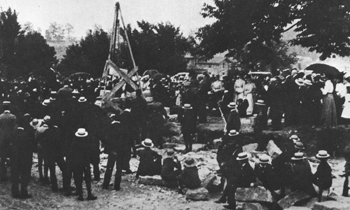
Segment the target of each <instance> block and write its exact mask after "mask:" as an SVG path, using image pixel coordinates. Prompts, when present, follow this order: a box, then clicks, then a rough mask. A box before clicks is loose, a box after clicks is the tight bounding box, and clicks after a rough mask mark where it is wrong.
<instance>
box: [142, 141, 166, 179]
mask: <svg viewBox="0 0 350 210" xmlns="http://www.w3.org/2000/svg"><path fill="white" fill-rule="evenodd" d="M141 144H142V146H143V147H144V148H143V149H141V150H140V151H139V156H140V163H139V166H138V168H137V173H136V178H139V176H146V175H149V176H153V175H160V174H161V167H162V164H161V160H162V156H161V155H159V154H158V153H157V152H156V151H154V150H152V149H151V147H153V146H154V145H153V142H152V140H151V139H145V140H144V141H142V142H141Z"/></svg>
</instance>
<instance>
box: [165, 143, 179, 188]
mask: <svg viewBox="0 0 350 210" xmlns="http://www.w3.org/2000/svg"><path fill="white" fill-rule="evenodd" d="M180 174H181V163H180V161H179V160H178V159H177V157H176V155H175V151H174V150H173V149H168V150H167V151H166V153H165V157H164V160H163V165H162V171H161V176H162V179H163V180H164V181H166V182H169V183H176V182H177V177H178V176H179V175H180Z"/></svg>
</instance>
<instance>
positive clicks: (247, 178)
mask: <svg viewBox="0 0 350 210" xmlns="http://www.w3.org/2000/svg"><path fill="white" fill-rule="evenodd" d="M236 160H238V164H239V167H238V171H237V173H236V174H235V178H234V179H233V181H232V183H230V186H228V187H229V188H230V190H229V191H230V192H229V193H228V200H227V202H228V205H225V206H224V207H225V208H226V209H236V200H235V192H236V189H237V188H238V187H244V188H246V187H252V186H254V185H255V183H256V177H255V173H254V169H253V168H252V167H251V166H250V164H249V161H248V153H246V152H241V153H239V154H238V157H237V158H236Z"/></svg>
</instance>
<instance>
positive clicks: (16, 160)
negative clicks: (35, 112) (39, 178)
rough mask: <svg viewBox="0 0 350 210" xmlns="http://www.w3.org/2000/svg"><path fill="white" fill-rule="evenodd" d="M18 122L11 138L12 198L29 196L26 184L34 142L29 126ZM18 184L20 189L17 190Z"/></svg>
mask: <svg viewBox="0 0 350 210" xmlns="http://www.w3.org/2000/svg"><path fill="white" fill-rule="evenodd" d="M22 124H23V122H21V123H19V126H18V128H17V130H16V132H15V134H14V136H13V138H12V139H11V156H10V159H11V182H12V197H14V198H30V197H31V195H30V194H28V191H27V186H28V182H29V180H30V172H31V168H32V157H33V150H34V146H35V142H34V139H33V136H31V135H30V132H31V130H27V129H30V128H29V127H27V129H25V128H24V127H26V126H23V125H22ZM19 184H21V188H20V189H21V190H20V191H19Z"/></svg>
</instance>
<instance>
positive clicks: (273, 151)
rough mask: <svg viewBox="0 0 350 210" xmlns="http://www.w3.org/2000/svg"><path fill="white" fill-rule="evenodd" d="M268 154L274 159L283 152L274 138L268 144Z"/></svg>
mask: <svg viewBox="0 0 350 210" xmlns="http://www.w3.org/2000/svg"><path fill="white" fill-rule="evenodd" d="M266 150H267V154H269V156H270V157H271V158H272V159H274V158H276V157H277V156H279V155H280V154H282V151H281V149H280V148H279V147H278V146H277V145H276V144H275V142H274V141H273V140H270V141H269V143H268V144H267V146H266Z"/></svg>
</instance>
